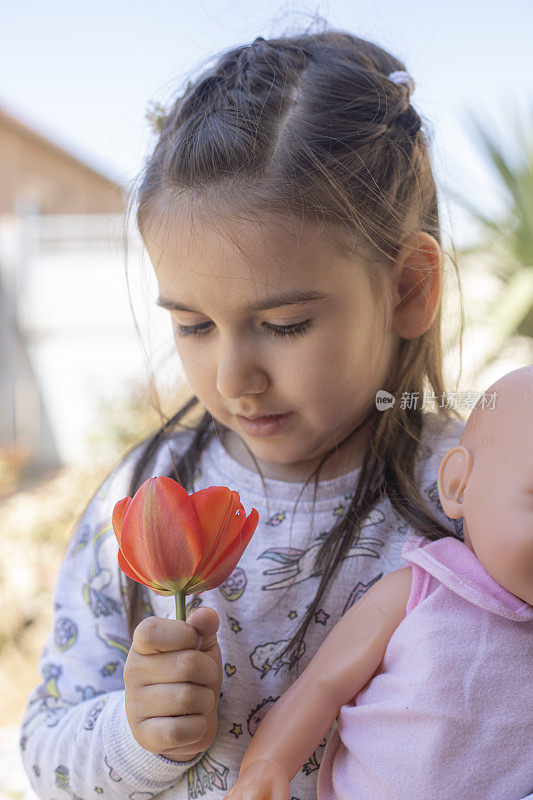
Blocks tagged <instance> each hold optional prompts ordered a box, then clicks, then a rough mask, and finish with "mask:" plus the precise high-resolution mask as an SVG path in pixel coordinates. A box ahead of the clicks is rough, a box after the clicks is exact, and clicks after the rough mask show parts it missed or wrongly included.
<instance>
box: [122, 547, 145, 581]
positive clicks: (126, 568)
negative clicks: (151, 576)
mask: <svg viewBox="0 0 533 800" xmlns="http://www.w3.org/2000/svg"><path fill="white" fill-rule="evenodd" d="M118 565H119V567H120V569H121V570H122V572H124V574H125V575H127V576H128V578H131V579H132V581H137V583H144V585H145V586H150V584H149V583H147V581H146V579H145V578H143V576H142V575H139V573H138V572H137V570H136V569H134V567H132V566H131V564H129V563H128V562H127V561H126V559H125V558H124V553H123V552H122V550H120V549H119V551H118ZM150 588H151V587H150Z"/></svg>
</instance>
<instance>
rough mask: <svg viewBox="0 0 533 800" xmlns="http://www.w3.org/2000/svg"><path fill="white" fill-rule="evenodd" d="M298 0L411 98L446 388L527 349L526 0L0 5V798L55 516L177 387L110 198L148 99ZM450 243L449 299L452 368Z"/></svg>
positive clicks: (46, 601) (48, 608)
mask: <svg viewBox="0 0 533 800" xmlns="http://www.w3.org/2000/svg"><path fill="white" fill-rule="evenodd" d="M315 14H319V15H320V16H321V17H322V18H323V19H324V20H325V21H326V22H327V23H328V24H329V25H330V26H333V27H337V28H342V29H344V30H347V31H349V32H351V33H354V34H356V35H358V36H363V37H365V38H368V39H371V40H372V41H375V42H377V43H378V44H380V45H382V46H384V47H385V48H387V49H390V50H391V51H392V52H393V53H394V54H395V55H397V56H398V57H399V58H400V59H402V60H403V61H404V62H405V63H406V65H407V68H408V70H409V71H410V72H411V74H412V75H413V77H414V78H415V82H416V90H415V93H414V95H413V96H412V98H411V102H412V104H413V105H414V106H415V108H416V109H417V110H418V112H419V113H420V114H421V116H422V118H423V120H424V127H425V130H426V133H427V134H428V136H429V138H430V143H431V149H432V161H433V166H434V170H435V175H436V178H437V182H438V186H439V192H440V203H441V206H440V213H441V217H442V226H443V236H444V239H443V247H444V252H445V297H444V303H445V314H444V335H445V342H446V362H445V366H446V374H447V378H448V385H449V387H450V388H451V389H456V390H458V392H459V398H460V397H461V393H465V396H466V393H468V392H472V393H474V395H471V397H472V396H477V395H479V394H480V393H481V392H482V391H483V389H484V388H486V387H488V386H489V385H490V383H492V382H493V381H494V380H496V379H497V378H498V377H500V376H501V375H503V374H504V373H506V372H508V371H510V370H512V369H515V368H517V367H520V366H523V365H525V364H528V363H531V362H532V361H533V124H532V123H533V102H532V101H533V75H532V72H531V69H530V51H531V42H530V32H531V27H532V23H533V9H532V6H531V2H530V1H529V0H510V2H508V3H506V4H501V3H495V2H492V3H491V2H487V0H484V1H483V2H481V0H469V2H468V3H465V2H459V1H458V0H450V1H449V2H447V3H442V4H431V5H428V4H427V3H422V2H415V1H414V0H403V2H402V3H397V2H394V0H374V2H371V0H331V1H330V2H328V3H326V2H317V3H315V4H306V3H304V2H298V3H283V4H280V5H278V6H272V5H270V4H267V3H266V2H262V1H261V2H259V1H258V0H248V2H246V3H245V2H238V1H237V2H231V3H230V2H225V1H224V0H203V1H202V2H197V3H195V4H191V3H185V2H183V1H182V0H173V1H171V0H152V2H151V3H150V4H148V3H143V2H136V1H135V2H128V3H125V2H119V1H118V0H116V1H115V2H113V0H106V2H103V0H92V2H91V3H90V4H89V3H84V2H78V3H71V2H68V3H67V2H63V0H49V2H47V3H46V4H42V3H38V2H37V1H36V0H30V1H28V0H18V2H17V3H14V2H8V3H7V4H4V6H3V9H2V25H1V28H0V601H1V608H2V615H1V618H0V686H2V692H1V694H0V800H3V798H8V797H9V798H23V797H28V798H32V797H33V798H34V797H35V795H33V793H32V791H31V789H30V788H29V784H28V783H27V781H26V779H25V776H24V775H23V773H22V768H21V767H20V765H19V763H18V753H17V744H16V743H17V739H18V722H19V720H20V717H21V714H22V711H23V708H24V705H25V702H26V698H27V695H28V693H29V691H30V689H31V688H33V686H35V685H37V683H39V682H40V676H39V674H38V672H37V659H38V656H39V654H40V650H41V648H42V645H43V643H44V639H45V636H46V635H47V633H48V630H49V627H50V624H51V614H52V593H53V587H54V583H55V577H56V574H57V570H58V568H59V564H60V562H61V559H62V557H63V553H64V549H65V546H66V543H67V541H68V539H69V536H70V534H71V533H72V528H73V526H74V524H75V522H76V520H77V518H78V516H79V514H80V513H81V511H82V510H83V509H84V507H85V505H86V503H87V501H88V500H89V498H90V497H91V496H92V494H93V492H94V491H95V490H96V488H97V486H98V485H99V483H100V482H101V480H102V479H103V478H104V476H105V474H106V473H107V472H108V470H109V469H110V468H111V467H112V466H114V464H115V463H116V462H117V461H118V460H119V458H120V457H121V455H122V453H123V452H124V450H125V449H127V448H129V446H130V445H131V444H133V443H134V442H135V441H137V440H139V439H140V438H142V437H143V436H145V435H146V434H147V433H149V432H150V431H151V430H152V429H153V428H155V427H156V426H158V425H159V416H158V413H157V411H156V408H155V405H156V404H155V402H154V398H155V396H156V394H157V396H159V397H160V399H161V401H162V409H163V411H164V413H169V414H170V413H172V410H173V409H175V408H177V407H178V405H179V404H180V402H181V400H182V395H183V393H184V391H185V389H186V387H184V385H183V381H181V382H179V385H178V381H179V378H180V375H181V370H180V365H179V362H178V359H177V355H176V354H175V350H174V343H173V340H172V333H171V326H170V320H169V319H168V318H167V317H168V312H165V311H163V310H162V309H158V308H157V307H156V306H155V304H154V303H155V299H156V296H157V292H156V284H155V276H153V275H152V273H151V267H150V265H149V263H148V261H147V258H146V255H145V253H144V251H143V249H142V247H141V242H140V240H139V237H138V235H137V234H136V232H135V230H134V228H133V224H132V222H130V224H129V225H128V224H127V220H126V217H125V208H126V201H127V197H128V195H129V193H130V192H131V191H132V190H133V188H134V186H135V179H136V176H137V174H138V171H139V169H140V167H141V165H142V162H143V159H144V158H145V156H146V154H147V153H148V151H149V149H150V147H151V145H152V144H153V136H154V134H153V131H152V127H151V124H150V121H149V119H148V117H149V116H150V109H153V107H154V105H157V104H161V105H163V106H166V105H168V104H169V103H170V102H171V100H172V98H173V97H174V96H175V95H176V93H180V92H181V91H183V88H184V86H185V84H186V82H187V80H188V79H189V78H190V77H192V76H194V75H195V74H196V73H197V72H198V71H200V69H201V68H202V64H203V62H204V61H206V59H208V58H209V57H210V56H211V55H212V54H214V53H216V52H219V51H221V50H223V49H225V48H227V47H230V46H235V45H238V44H244V43H249V42H251V41H253V39H254V38H255V37H256V36H264V37H265V38H267V37H268V36H273V35H281V34H283V33H288V34H290V33H296V32H299V31H301V30H303V29H304V28H306V27H307V26H308V25H310V24H311V22H312V20H313V17H314V16H315ZM452 256H453V257H454V258H455V260H456V262H457V265H458V267H459V272H460V276H461V282H462V287H463V291H464V301H465V308H464V312H465V321H466V327H465V330H464V334H463V339H462V361H461V363H462V372H461V373H459V365H460V339H459V325H460V315H459V312H460V309H459V307H458V304H457V301H456V295H455V292H456V280H455V277H454V270H453V264H452V262H451V261H450V258H451V257H452ZM126 266H127V275H126ZM447 288H449V289H450V290H451V291H450V292H448V296H446V290H447ZM460 405H461V404H460V400H459V410H461V407H460ZM472 405H473V402H472V401H471V402H470V404H469V405H465V406H464V416H465V417H466V416H467V415H468V413H469V410H470V408H471V406H472Z"/></svg>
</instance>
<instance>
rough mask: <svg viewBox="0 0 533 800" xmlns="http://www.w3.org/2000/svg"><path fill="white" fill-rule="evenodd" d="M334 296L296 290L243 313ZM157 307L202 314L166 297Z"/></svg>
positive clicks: (247, 309)
mask: <svg viewBox="0 0 533 800" xmlns="http://www.w3.org/2000/svg"><path fill="white" fill-rule="evenodd" d="M332 299H333V295H332V294H328V293H327V292H316V291H313V290H311V291H301V290H299V289H296V290H295V291H292V292H285V293H283V294H278V295H272V296H271V297H265V298H264V299H263V300H260V301H259V302H258V303H253V304H252V305H248V306H245V308H243V309H242V312H243V313H251V312H253V311H265V309H269V308H279V307H280V306H292V305H298V304H301V303H319V302H321V301H323V300H332ZM156 305H158V306H161V308H167V309H168V310H169V311H190V312H192V313H193V314H200V313H201V312H200V311H196V309H194V308H189V306H184V305H183V304H182V303H176V302H174V300H166V299H165V298H164V297H158V299H157V300H156Z"/></svg>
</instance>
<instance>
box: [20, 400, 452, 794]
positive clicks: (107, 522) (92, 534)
mask: <svg viewBox="0 0 533 800" xmlns="http://www.w3.org/2000/svg"><path fill="white" fill-rule="evenodd" d="M424 419H425V424H424V429H423V440H424V447H423V448H422V449H421V451H420V452H419V457H418V460H417V464H416V477H417V480H418V484H419V487H420V489H421V493H422V496H423V497H424V498H425V499H426V501H427V503H428V505H429V506H430V507H431V508H432V510H433V512H434V513H435V514H436V515H437V517H438V518H439V519H440V520H441V521H442V523H443V524H444V525H445V527H447V528H448V530H450V531H452V532H456V533H459V534H460V535H461V520H450V519H448V517H446V515H445V514H444V512H443V511H442V508H441V506H440V503H439V498H438V494H437V489H436V479H437V470H438V466H439V462H440V459H441V457H442V455H443V454H444V452H445V451H446V450H447V449H448V448H449V447H452V446H453V445H455V444H458V442H459V439H460V436H461V432H462V429H463V424H462V423H461V422H459V421H458V420H455V419H450V420H448V421H447V422H445V423H443V422H442V421H441V420H440V419H439V418H438V415H437V414H436V413H427V414H425V415H424ZM191 435H192V434H191V433H190V432H188V431H182V432H179V433H176V434H173V435H172V436H171V437H170V441H169V443H167V442H165V443H164V444H163V445H161V448H160V451H159V453H158V455H157V459H156V462H155V463H154V466H153V469H152V472H151V474H152V475H166V474H167V472H168V471H169V468H170V467H171V460H170V454H169V448H171V449H172V450H173V452H174V454H175V456H174V457H176V455H178V454H179V453H181V452H183V450H184V448H185V446H186V444H187V443H188V442H189V441H190V437H191ZM138 455H139V452H138V449H137V448H136V449H134V450H133V451H132V452H131V453H129V454H128V456H126V457H125V458H124V459H123V460H122V461H121V462H120V463H119V464H118V465H117V467H116V468H115V469H114V470H113V472H111V473H110V475H109V476H108V477H107V478H106V480H105V481H104V482H103V483H102V485H101V486H100V488H99V489H98V491H97V492H96V493H95V495H94V496H93V498H92V500H91V502H90V503H89V505H88V507H87V510H86V511H85V513H84V514H83V515H82V517H81V518H80V520H79V522H78V524H77V525H76V527H75V529H74V531H73V535H72V538H71V541H70V543H69V546H68V548H67V552H66V555H65V558H64V561H63V563H62V565H61V568H60V571H59V576H58V581H57V585H56V590H55V597H54V620H53V630H52V631H51V632H50V634H49V635H48V637H47V639H46V642H45V645H44V649H43V652H42V654H41V657H40V660H39V670H40V672H41V674H42V677H43V680H42V683H41V684H40V685H39V686H37V687H36V688H35V689H33V691H32V692H31V694H30V696H29V698H28V704H27V708H26V711H25V714H24V717H23V720H22V727H21V740H20V749H21V756H22V760H23V763H24V767H25V770H26V772H27V774H28V777H29V779H30V782H31V784H32V786H33V788H34V790H35V792H36V793H37V795H38V796H39V797H41V798H45V800H60V799H61V798H65V797H66V796H67V794H70V796H71V797H72V798H82V799H83V800H91V799H92V798H96V797H99V796H100V795H101V796H102V800H127V798H129V799H130V800H148V798H150V797H153V796H154V795H160V796H161V799H162V800H163V798H164V800H171V799H172V800H178V799H179V800H185V798H188V800H189V799H190V798H203V797H204V796H205V797H206V800H211V799H213V800H216V798H223V797H224V794H225V793H226V792H227V791H228V789H229V788H230V787H231V786H232V785H233V784H234V782H235V781H236V779H237V776H238V772H239V766H240V762H241V759H242V756H243V754H244V752H245V750H246V748H247V746H248V745H249V743H250V741H251V737H252V735H253V733H254V731H255V730H256V728H257V726H258V724H259V722H260V721H261V718H262V717H263V716H264V714H265V713H266V712H267V711H268V709H269V707H270V706H271V705H272V703H273V702H274V701H275V700H276V699H277V698H278V697H279V696H280V695H281V694H282V693H283V692H284V691H285V690H286V689H287V688H288V687H289V685H290V683H291V678H290V675H289V672H288V669H287V666H288V665H287V663H286V661H284V660H277V655H278V653H279V652H281V650H282V649H283V647H284V646H285V644H286V642H287V641H288V640H289V639H290V638H291V636H292V634H293V633H294V632H295V630H296V628H297V625H298V623H299V620H300V619H301V617H302V615H303V614H304V613H305V611H306V609H307V607H308V605H309V604H310V603H311V601H312V599H313V597H314V595H315V592H316V589H317V586H318V582H319V578H320V573H319V572H315V571H314V570H313V562H314V555H315V553H316V549H317V547H318V546H319V544H320V541H321V539H322V536H323V534H324V533H325V532H326V531H328V530H329V529H330V528H331V527H332V525H333V524H334V523H335V521H336V520H337V519H338V517H339V516H341V515H342V514H343V512H344V511H345V509H346V506H347V504H348V502H349V500H350V498H351V497H352V496H353V493H354V491H355V487H356V484H357V479H358V475H359V472H360V469H356V470H352V471H351V472H348V473H346V474H344V475H341V476H340V477H338V478H335V479H333V480H326V481H321V482H320V483H319V486H318V491H317V497H316V503H315V513H314V515H313V491H314V485H313V481H311V483H310V484H309V485H308V486H307V487H306V488H305V490H304V492H303V494H302V496H301V497H300V499H299V501H298V504H297V506H296V510H295V503H296V500H297V498H298V495H299V493H300V490H301V488H302V484H301V483H293V482H287V481H280V480H274V479H272V478H265V485H266V490H267V496H265V494H264V491H263V485H262V481H261V476H260V475H259V474H257V473H255V472H253V471H252V470H250V469H247V468H245V467H244V466H242V465H241V464H239V463H238V462H237V461H235V460H234V459H233V458H232V457H230V456H229V455H228V453H227V452H226V451H225V449H224V447H223V446H222V444H221V443H220V442H219V440H218V438H217V437H216V436H214V437H212V438H211V440H210V442H209V443H208V446H207V448H206V449H205V450H204V452H203V453H202V454H201V459H200V462H199V464H198V466H197V471H196V475H195V480H194V487H193V490H194V491H198V490H199V489H203V488H205V487H207V486H221V485H222V486H229V487H230V488H231V489H234V490H236V491H238V492H239V495H240V499H241V502H242V504H243V506H244V509H245V511H246V514H249V513H250V510H251V509H252V507H253V508H256V509H257V511H258V513H259V524H258V526H257V528H256V531H255V533H254V535H253V537H252V540H251V542H250V544H249V545H248V547H247V549H246V551H245V552H244V554H243V556H242V558H241V560H240V562H239V564H238V566H237V567H236V569H235V570H234V572H233V573H232V575H231V576H230V577H229V578H228V579H227V580H226V582H225V583H224V584H222V586H220V587H218V588H217V589H212V590H210V591H206V592H203V593H202V594H200V595H197V596H196V597H195V598H193V597H189V598H188V601H189V602H190V601H191V600H192V601H193V602H195V603H196V604H197V605H200V604H203V605H206V606H209V607H211V608H214V609H215V610H216V611H217V613H218V615H219V617H220V628H219V631H218V641H219V644H220V648H221V652H222V663H223V666H224V676H223V684H222V692H221V699H220V703H219V708H218V711H219V727H218V734H217V737H216V739H215V741H214V742H213V744H212V745H211V747H209V748H208V749H207V750H206V751H205V752H204V753H201V754H199V755H198V756H197V757H196V758H195V759H193V760H192V761H190V762H187V763H182V764H180V763H176V762H173V761H170V760H168V759H166V758H165V757H164V756H161V755H157V754H154V753H151V752H149V751H147V750H145V749H144V748H143V747H141V745H139V744H138V742H137V741H136V740H135V739H134V737H133V735H132V733H131V730H130V727H129V724H128V721H127V718H126V713H125V706H124V681H123V667H124V662H125V660H126V657H127V654H128V650H129V647H130V644H131V640H130V638H129V636H128V630H127V624H126V614H125V609H124V604H123V599H122V596H121V592H120V589H119V582H118V581H119V567H118V562H117V552H118V544H117V540H116V538H115V535H114V532H113V529H112V525H111V516H112V512H113V507H114V505H115V503H116V502H117V501H118V500H121V499H122V498H123V497H125V496H126V495H127V494H128V490H129V483H130V478H131V475H132V471H133V467H134V463H135V460H136V459H137V458H138ZM293 512H294V515H293ZM407 530H408V529H407V526H406V524H405V522H404V521H403V520H401V519H400V518H399V517H398V515H397V514H396V512H395V511H394V510H393V509H392V507H391V505H390V503H389V501H388V500H386V501H382V502H381V503H380V504H379V505H377V506H376V507H375V508H374V509H373V511H372V512H371V513H370V515H369V517H368V519H367V521H366V523H365V525H364V526H363V529H362V533H361V539H360V541H359V543H358V544H357V545H356V546H355V547H353V548H352V549H351V550H350V551H349V553H348V554H347V556H346V557H345V558H344V559H343V561H342V563H341V565H340V566H339V568H338V569H337V572H336V574H335V575H334V578H333V580H332V583H331V584H330V586H329V588H328V590H327V592H326V593H325V595H324V596H323V598H322V601H321V603H320V605H319V608H318V609H317V611H316V613H315V615H314V619H313V621H312V622H311V624H310V626H309V628H308V631H307V634H306V639H305V647H304V648H302V651H301V653H300V656H299V657H300V666H299V671H300V673H301V672H302V671H303V669H304V668H305V666H306V665H307V664H308V663H309V661H310V660H311V658H312V657H313V655H314V654H315V652H316V651H317V649H318V648H319V646H320V644H321V643H322V641H323V640H324V638H325V637H326V635H327V634H328V632H329V631H330V630H331V628H332V627H333V626H334V625H335V624H336V623H337V622H338V620H339V619H340V617H341V616H342V615H343V614H344V613H345V611H347V610H348V609H349V608H350V607H351V606H352V605H353V603H354V602H355V601H356V600H357V599H358V598H359V597H360V596H361V595H362V594H363V593H364V592H365V591H366V590H367V589H368V588H369V587H370V586H371V585H372V584H373V583H375V581H377V580H379V578H380V577H382V576H383V575H385V574H387V573H389V572H391V571H393V570H395V569H399V568H400V567H401V566H404V561H403V559H402V557H401V547H402V543H403V541H404V538H405V535H406V532H407ZM145 592H146V595H145V596H146V598H147V601H149V602H147V616H149V615H152V614H155V615H156V616H159V617H170V618H175V606H174V598H173V597H162V596H161V595H158V594H156V593H155V592H153V591H151V590H150V589H148V588H146V589H145ZM285 658H286V656H285ZM325 744H326V739H324V740H323V742H322V744H321V745H320V746H319V747H318V748H317V750H316V751H315V753H314V754H313V755H312V756H311V757H310V758H309V759H308V761H307V762H306V764H304V766H303V767H302V769H301V770H300V771H299V772H298V774H297V775H296V776H295V777H294V779H293V780H292V782H291V800H312V799H314V798H315V797H316V789H317V772H318V767H319V765H320V761H321V759H322V754H323V751H324V747H325Z"/></svg>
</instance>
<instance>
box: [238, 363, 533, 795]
mask: <svg viewBox="0 0 533 800" xmlns="http://www.w3.org/2000/svg"><path fill="white" fill-rule="evenodd" d="M488 391H489V392H494V393H495V395H494V396H495V403H494V405H493V406H492V407H491V406H486V405H485V403H484V402H481V398H480V400H478V403H477V404H476V406H475V408H474V409H473V411H472V413H471V414H470V416H469V419H468V421H467V423H466V425H465V427H464V430H463V434H462V436H461V440H460V444H459V445H456V446H455V447H452V448H451V449H450V450H448V451H447V452H446V453H445V454H444V456H443V458H442V459H441V462H440V464H439V470H438V476H437V487H438V493H439V498H440V502H441V504H442V507H443V509H444V512H445V513H446V515H447V516H448V517H450V518H452V519H457V518H460V517H463V532H464V543H463V542H462V541H460V540H459V539H456V538H455V537H453V536H449V537H445V538H441V539H438V540H436V541H431V540H430V539H429V538H424V539H421V538H420V537H418V536H410V537H408V538H407V540H406V542H405V544H404V547H403V549H402V556H403V558H404V560H405V562H406V564H407V566H405V567H403V568H402V569H399V570H395V571H394V572H391V573H389V574H387V575H385V576H384V577H383V578H381V580H379V581H377V582H376V583H375V584H374V585H373V586H372V587H371V588H370V589H368V590H367V592H366V593H365V594H364V595H363V596H362V597H361V598H360V599H359V600H358V601H357V602H356V603H355V604H354V605H353V606H352V607H351V608H350V610H349V611H348V612H347V613H346V614H345V615H344V616H343V617H342V619H341V620H340V621H339V622H338V623H337V625H336V626H335V627H334V628H333V629H332V630H331V632H330V633H329V635H328V636H327V637H326V639H325V640H324V642H323V643H322V645H321V647H320V648H319V649H318V651H317V653H316V654H315V656H314V658H313V659H312V661H311V662H310V663H309V665H308V666H307V668H306V669H305V670H304V672H303V673H302V675H301V676H300V677H299V678H298V679H297V680H296V681H295V683H294V684H293V685H292V686H291V687H290V688H289V689H288V690H287V691H286V692H285V693H284V694H283V695H282V696H281V697H280V698H279V699H278V700H277V702H276V703H275V704H274V706H273V707H272V708H271V709H270V711H269V712H268V714H267V715H266V716H265V718H264V719H263V721H262V722H261V724H260V725H259V727H258V729H257V731H256V733H255V735H254V737H253V739H252V742H251V743H250V745H249V747H248V749H247V750H246V753H245V755H244V758H243V761H242V764H241V768H240V772H239V778H238V780H237V782H236V783H235V785H234V786H233V788H232V789H231V790H230V791H229V793H228V794H226V796H225V800H289V797H290V790H289V782H290V780H291V779H292V778H293V777H294V775H295V774H296V773H297V772H298V770H299V769H300V768H301V766H302V765H303V764H304V763H305V762H306V760H307V759H308V758H309V756H310V755H311V754H312V753H313V752H314V750H315V749H316V748H317V747H318V746H319V745H320V743H321V742H322V740H323V738H324V737H325V736H326V735H327V733H328V731H329V729H330V727H331V725H332V723H333V722H334V720H335V719H336V718H337V717H338V719H337V727H336V728H334V730H333V731H332V733H331V736H330V738H329V740H328V742H327V745H326V749H325V751H324V755H323V758H322V763H321V765H320V770H319V774H318V800H520V798H523V797H525V795H527V794H528V793H529V792H532V790H533V669H532V667H533V659H532V656H533V365H530V366H527V367H524V368H522V369H517V370H515V371H514V372H511V373H509V374H507V375H505V376H504V377H503V378H501V379H500V380H498V381H497V382H496V383H494V384H493V385H492V386H491V387H490V389H489V390H488ZM483 397H485V396H483Z"/></svg>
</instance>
